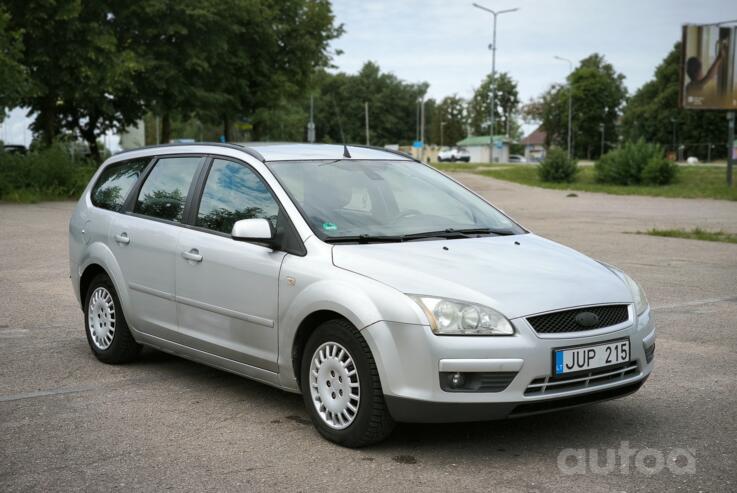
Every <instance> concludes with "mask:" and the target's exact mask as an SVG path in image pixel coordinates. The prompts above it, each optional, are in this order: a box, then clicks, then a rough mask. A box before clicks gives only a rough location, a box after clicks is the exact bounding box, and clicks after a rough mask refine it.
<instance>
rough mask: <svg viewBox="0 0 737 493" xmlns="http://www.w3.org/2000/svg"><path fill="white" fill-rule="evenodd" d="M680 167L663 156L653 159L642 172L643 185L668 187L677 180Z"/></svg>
mask: <svg viewBox="0 0 737 493" xmlns="http://www.w3.org/2000/svg"><path fill="white" fill-rule="evenodd" d="M677 175H678V165H677V164H676V163H674V162H673V161H669V160H668V159H666V158H665V157H663V156H653V157H651V158H650V159H649V160H648V162H647V164H646V165H645V168H644V169H643V170H642V181H643V183H649V184H652V185H667V184H668V183H671V182H672V181H673V180H675V179H676V176H677Z"/></svg>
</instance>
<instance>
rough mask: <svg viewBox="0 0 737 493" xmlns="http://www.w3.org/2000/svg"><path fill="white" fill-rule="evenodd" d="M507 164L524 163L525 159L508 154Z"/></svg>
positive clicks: (517, 155)
mask: <svg viewBox="0 0 737 493" xmlns="http://www.w3.org/2000/svg"><path fill="white" fill-rule="evenodd" d="M509 162H510V163H526V162H527V159H525V157H524V156H520V155H519V154H510V155H509Z"/></svg>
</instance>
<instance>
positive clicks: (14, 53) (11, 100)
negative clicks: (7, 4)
mask: <svg viewBox="0 0 737 493" xmlns="http://www.w3.org/2000/svg"><path fill="white" fill-rule="evenodd" d="M9 23H10V14H9V13H8V12H7V11H6V10H5V9H4V8H2V7H0V121H2V120H3V118H4V117H5V110H6V109H7V108H10V107H13V106H15V105H16V104H18V103H19V102H20V99H21V96H22V95H23V93H24V92H25V91H27V90H28V77H27V75H28V74H27V71H26V69H25V67H24V66H23V65H22V64H21V63H20V60H21V58H22V54H23V43H22V36H21V34H22V33H21V32H20V31H18V30H13V31H11V30H10V29H9V27H8V25H9Z"/></svg>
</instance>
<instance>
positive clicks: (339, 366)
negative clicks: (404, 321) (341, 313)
mask: <svg viewBox="0 0 737 493" xmlns="http://www.w3.org/2000/svg"><path fill="white" fill-rule="evenodd" d="M300 375H301V379H300V380H301V382H300V384H301V387H302V397H303V398H304V402H305V406H306V407H307V412H308V413H309V415H310V418H311V419H312V423H313V424H314V425H315V427H316V428H317V431H318V432H320V434H321V435H322V436H323V437H324V438H326V439H328V440H330V441H331V442H334V443H337V444H338V445H342V446H344V447H351V448H355V447H363V446H366V445H371V444H374V443H378V442H380V441H382V440H384V439H385V438H386V437H387V436H389V435H390V434H391V432H392V430H393V429H394V420H393V419H392V418H391V416H390V415H389V411H388V410H387V408H386V403H385V402H384V393H383V391H382V389H381V381H380V380H379V372H378V370H377V369H376V363H375V362H374V358H373V356H372V354H371V350H370V349H369V347H368V344H367V343H366V340H365V339H364V338H363V336H361V334H360V333H359V332H358V330H357V329H356V328H355V327H354V326H353V325H352V324H351V323H350V322H348V321H347V320H342V319H336V320H329V321H327V322H324V323H322V324H321V325H320V326H319V327H318V328H317V329H315V331H314V332H313V333H312V335H311V336H310V338H309V340H308V341H307V345H306V346H305V350H304V353H303V354H302V364H301V372H300Z"/></svg>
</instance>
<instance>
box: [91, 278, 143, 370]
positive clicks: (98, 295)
mask: <svg viewBox="0 0 737 493" xmlns="http://www.w3.org/2000/svg"><path fill="white" fill-rule="evenodd" d="M84 326H85V333H86V334H87V342H88V343H89V345H90V349H92V353H93V354H94V355H95V356H96V357H97V359H99V360H100V361H102V362H103V363H108V364H120V363H128V362H130V361H133V360H135V359H136V358H137V357H138V354H139V353H140V352H141V345H140V344H138V343H137V342H136V341H135V339H133V336H132V335H131V333H130V330H129V329H128V323H127V322H126V321H125V316H124V315H123V309H122V307H121V305H120V300H119V299H118V293H117V292H116V291H115V286H113V283H112V281H111V280H110V278H109V277H108V276H107V275H105V274H98V275H97V276H96V277H95V278H94V279H93V280H92V282H91V283H90V287H89V288H88V289H87V295H86V297H85V304H84Z"/></svg>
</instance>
